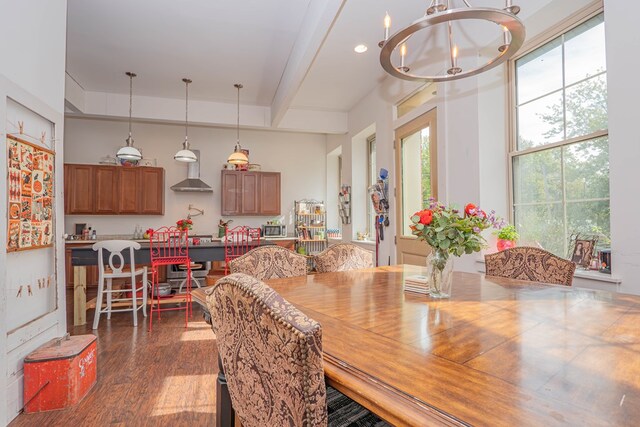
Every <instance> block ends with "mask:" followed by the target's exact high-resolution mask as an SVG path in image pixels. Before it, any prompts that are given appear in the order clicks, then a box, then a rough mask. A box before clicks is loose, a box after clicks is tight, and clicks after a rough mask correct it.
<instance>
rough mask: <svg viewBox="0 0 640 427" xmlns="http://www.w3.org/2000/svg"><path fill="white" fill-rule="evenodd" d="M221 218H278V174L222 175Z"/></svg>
mask: <svg viewBox="0 0 640 427" xmlns="http://www.w3.org/2000/svg"><path fill="white" fill-rule="evenodd" d="M220 196H221V198H222V209H221V211H222V215H223V216H231V215H233V216H242V215H244V216H271V215H280V173H279V172H244V171H222V179H221V191H220Z"/></svg>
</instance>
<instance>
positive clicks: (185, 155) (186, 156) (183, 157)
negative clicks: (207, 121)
mask: <svg viewBox="0 0 640 427" xmlns="http://www.w3.org/2000/svg"><path fill="white" fill-rule="evenodd" d="M182 81H183V82H184V84H185V109H184V142H183V143H182V150H180V151H178V152H177V153H176V155H175V156H173V158H174V159H176V160H177V161H179V162H186V163H192V162H197V161H198V157H197V156H196V155H195V153H194V152H193V151H191V150H190V149H189V83H191V79H187V78H184V79H182Z"/></svg>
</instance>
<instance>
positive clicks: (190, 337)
mask: <svg viewBox="0 0 640 427" xmlns="http://www.w3.org/2000/svg"><path fill="white" fill-rule="evenodd" d="M215 339H216V334H214V333H213V331H212V330H211V325H208V324H206V323H205V322H198V323H189V329H187V330H186V331H184V332H183V333H182V334H181V335H180V341H211V340H215Z"/></svg>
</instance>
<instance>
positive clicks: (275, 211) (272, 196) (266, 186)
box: [260, 172, 280, 215]
mask: <svg viewBox="0 0 640 427" xmlns="http://www.w3.org/2000/svg"><path fill="white" fill-rule="evenodd" d="M261 175H262V176H261V178H260V211H261V212H262V215H280V174H279V173H278V172H262V173H261Z"/></svg>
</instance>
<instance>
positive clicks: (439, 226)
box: [409, 199, 503, 298]
mask: <svg viewBox="0 0 640 427" xmlns="http://www.w3.org/2000/svg"><path fill="white" fill-rule="evenodd" d="M411 222H412V223H413V224H412V225H410V227H409V228H411V233H412V234H413V235H414V236H416V237H418V239H419V240H424V241H425V242H427V243H428V244H429V246H431V248H432V251H431V253H430V254H429V256H428V258H427V277H428V278H429V286H430V291H429V293H430V294H431V296H432V297H434V298H447V297H449V295H450V290H451V281H452V279H453V276H452V273H453V260H452V258H451V255H454V256H458V257H459V256H462V255H463V254H471V253H473V252H478V251H480V250H481V249H482V248H483V247H485V246H486V240H485V239H484V237H482V234H481V233H482V231H483V230H486V229H487V228H489V227H494V228H500V227H502V225H503V220H501V219H499V218H498V217H496V213H495V211H491V212H490V213H489V214H487V213H486V212H485V211H483V210H482V209H480V208H479V207H478V206H476V205H474V204H473V203H469V204H467V205H466V206H465V208H464V212H460V211H459V210H458V209H455V208H454V207H453V206H446V205H444V204H442V203H440V202H438V201H436V200H435V199H429V207H428V208H427V209H424V210H421V211H419V212H416V213H415V214H413V215H412V216H411Z"/></svg>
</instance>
